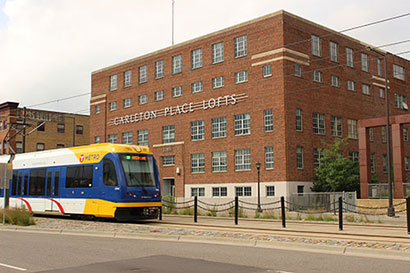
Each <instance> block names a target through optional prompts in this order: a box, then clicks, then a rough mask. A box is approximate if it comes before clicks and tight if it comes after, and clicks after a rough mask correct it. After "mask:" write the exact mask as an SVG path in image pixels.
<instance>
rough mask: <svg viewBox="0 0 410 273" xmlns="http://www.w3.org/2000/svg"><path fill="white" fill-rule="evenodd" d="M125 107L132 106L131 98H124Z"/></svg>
mask: <svg viewBox="0 0 410 273" xmlns="http://www.w3.org/2000/svg"><path fill="white" fill-rule="evenodd" d="M122 105H123V108H129V107H131V98H126V99H123V100H122Z"/></svg>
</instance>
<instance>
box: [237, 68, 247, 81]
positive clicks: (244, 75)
mask: <svg viewBox="0 0 410 273" xmlns="http://www.w3.org/2000/svg"><path fill="white" fill-rule="evenodd" d="M247 81H248V71H246V70H244V71H240V72H236V73H235V84H239V83H243V82H247Z"/></svg>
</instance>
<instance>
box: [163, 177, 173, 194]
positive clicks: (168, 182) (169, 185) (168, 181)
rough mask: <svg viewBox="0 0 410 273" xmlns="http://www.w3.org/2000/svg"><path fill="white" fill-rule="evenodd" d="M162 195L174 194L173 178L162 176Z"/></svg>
mask: <svg viewBox="0 0 410 273" xmlns="http://www.w3.org/2000/svg"><path fill="white" fill-rule="evenodd" d="M162 195H163V196H165V195H171V196H175V179H174V178H164V179H163V180H162Z"/></svg>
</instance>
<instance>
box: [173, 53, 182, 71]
mask: <svg viewBox="0 0 410 273" xmlns="http://www.w3.org/2000/svg"><path fill="white" fill-rule="evenodd" d="M181 72H182V54H179V55H175V56H172V74H178V73H181Z"/></svg>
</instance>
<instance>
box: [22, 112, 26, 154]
mask: <svg viewBox="0 0 410 273" xmlns="http://www.w3.org/2000/svg"><path fill="white" fill-rule="evenodd" d="M23 112H24V113H23V140H22V142H23V143H22V145H23V154H24V153H25V152H26V116H27V114H26V112H27V108H26V107H25V106H24V108H23Z"/></svg>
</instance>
